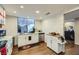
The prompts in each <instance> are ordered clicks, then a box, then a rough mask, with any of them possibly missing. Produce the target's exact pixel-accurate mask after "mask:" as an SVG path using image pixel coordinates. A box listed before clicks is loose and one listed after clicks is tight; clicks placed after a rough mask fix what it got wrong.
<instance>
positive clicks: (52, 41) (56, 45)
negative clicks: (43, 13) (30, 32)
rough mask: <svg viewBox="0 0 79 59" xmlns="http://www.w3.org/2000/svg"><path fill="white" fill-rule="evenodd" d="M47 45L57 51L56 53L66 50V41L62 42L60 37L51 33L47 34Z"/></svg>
mask: <svg viewBox="0 0 79 59" xmlns="http://www.w3.org/2000/svg"><path fill="white" fill-rule="evenodd" d="M45 39H46V43H47V47H49V48H50V49H52V50H53V51H55V52H56V53H60V52H65V43H66V41H64V42H61V40H60V39H59V38H58V37H54V36H51V35H46V36H45Z"/></svg>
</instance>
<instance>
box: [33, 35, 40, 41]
mask: <svg viewBox="0 0 79 59" xmlns="http://www.w3.org/2000/svg"><path fill="white" fill-rule="evenodd" d="M38 42H39V37H38V34H33V35H32V43H38Z"/></svg>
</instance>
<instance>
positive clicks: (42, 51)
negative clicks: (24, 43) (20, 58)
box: [12, 43, 79, 55]
mask: <svg viewBox="0 0 79 59" xmlns="http://www.w3.org/2000/svg"><path fill="white" fill-rule="evenodd" d="M12 55H57V54H56V53H55V52H54V51H52V50H51V49H49V48H47V46H46V43H39V44H37V45H35V46H33V47H31V48H28V49H25V50H18V49H17V47H15V48H14V49H13V53H12ZM60 55H79V46H78V45H74V44H72V43H68V44H66V52H65V53H64V54H62V53H61V54H60Z"/></svg>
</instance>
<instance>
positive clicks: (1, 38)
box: [0, 36, 12, 41]
mask: <svg viewBox="0 0 79 59" xmlns="http://www.w3.org/2000/svg"><path fill="white" fill-rule="evenodd" d="M9 39H12V36H4V37H0V41H2V40H9Z"/></svg>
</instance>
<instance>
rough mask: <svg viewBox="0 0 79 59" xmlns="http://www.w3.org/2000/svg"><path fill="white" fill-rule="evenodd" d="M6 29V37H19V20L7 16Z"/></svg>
mask: <svg viewBox="0 0 79 59" xmlns="http://www.w3.org/2000/svg"><path fill="white" fill-rule="evenodd" d="M5 28H6V35H11V36H15V35H17V18H16V17H14V16H7V18H6V23H5Z"/></svg>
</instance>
